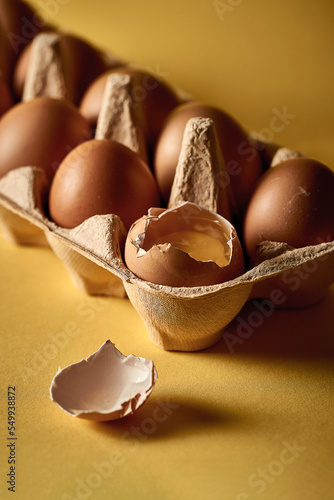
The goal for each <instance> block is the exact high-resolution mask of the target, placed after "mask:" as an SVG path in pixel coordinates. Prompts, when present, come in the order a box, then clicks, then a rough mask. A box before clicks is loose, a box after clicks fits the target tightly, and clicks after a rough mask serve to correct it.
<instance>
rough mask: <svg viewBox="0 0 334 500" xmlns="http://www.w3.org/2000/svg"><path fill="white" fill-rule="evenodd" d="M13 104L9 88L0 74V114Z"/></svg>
mask: <svg viewBox="0 0 334 500" xmlns="http://www.w3.org/2000/svg"><path fill="white" fill-rule="evenodd" d="M12 105H13V98H12V95H11V92H10V88H9V85H8V83H7V82H6V80H5V79H4V77H3V76H2V75H1V74H0V116H2V115H3V114H4V113H5V112H6V111H7V110H8V109H9V108H10V107H11V106H12Z"/></svg>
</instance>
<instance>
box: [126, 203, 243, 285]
mask: <svg viewBox="0 0 334 500" xmlns="http://www.w3.org/2000/svg"><path fill="white" fill-rule="evenodd" d="M125 263H126V265H127V266H128V268H129V269H130V270H131V271H132V272H133V273H135V274H136V275H137V276H138V277H139V278H141V279H144V280H146V281H150V282H153V283H157V284H159V285H167V286H172V287H183V286H188V287H189V286H190V287H191V286H205V285H214V284H217V283H222V282H224V281H229V280H232V279H234V278H236V277H237V276H240V275H242V274H243V272H244V258H243V252H242V248H241V244H240V242H239V239H238V236H237V233H236V231H235V229H234V227H233V226H232V224H230V222H228V221H227V220H226V219H224V217H222V216H220V215H218V214H216V213H213V212H211V211H209V210H206V209H204V208H202V207H200V206H199V205H196V204H195V203H190V202H183V203H181V204H180V205H178V206H177V207H174V208H170V209H168V210H162V211H161V210H160V209H151V210H150V211H149V213H148V216H144V217H142V218H141V219H139V220H138V221H136V222H135V223H134V224H133V225H132V227H131V228H130V231H129V233H128V238H127V241H126V244H125Z"/></svg>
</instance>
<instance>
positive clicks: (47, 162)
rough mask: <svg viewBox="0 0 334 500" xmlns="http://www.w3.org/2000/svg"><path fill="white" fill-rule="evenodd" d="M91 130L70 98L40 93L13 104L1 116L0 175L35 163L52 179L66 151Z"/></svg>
mask: <svg viewBox="0 0 334 500" xmlns="http://www.w3.org/2000/svg"><path fill="white" fill-rule="evenodd" d="M90 134H91V129H90V126H89V124H88V123H87V122H86V120H85V119H84V118H83V116H81V114H80V113H79V111H78V110H77V108H75V107H74V106H73V105H72V104H70V103H69V102H66V101H62V100H58V99H50V98H48V97H40V98H38V99H34V100H32V101H29V102H24V103H19V104H16V105H15V106H13V107H12V108H11V109H10V110H9V111H7V113H5V114H4V115H3V117H2V118H1V120H0V151H1V155H0V177H2V176H3V175H5V174H6V173H7V172H9V171H10V170H12V169H14V168H17V167H23V166H35V167H41V168H43V169H44V170H45V172H46V173H47V175H48V177H49V178H50V179H51V178H52V177H53V175H54V172H55V170H56V169H57V168H58V166H59V164H60V162H61V161H62V160H63V158H65V156H66V155H67V154H68V152H69V151H71V149H73V148H74V147H75V146H77V145H78V144H80V143H81V142H83V141H84V140H87V139H88V138H90Z"/></svg>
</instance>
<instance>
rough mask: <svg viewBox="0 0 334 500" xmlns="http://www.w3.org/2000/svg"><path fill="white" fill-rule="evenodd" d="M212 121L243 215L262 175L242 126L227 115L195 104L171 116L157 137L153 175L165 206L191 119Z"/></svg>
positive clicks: (202, 104)
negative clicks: (187, 125) (209, 119)
mask: <svg viewBox="0 0 334 500" xmlns="http://www.w3.org/2000/svg"><path fill="white" fill-rule="evenodd" d="M196 117H202V118H211V119H212V120H213V122H214V124H215V126H216V131H217V136H218V141H219V144H220V147H221V150H222V153H223V157H224V160H225V163H226V169H227V173H228V175H229V179H230V182H231V186H232V191H233V195H234V199H235V202H236V206H237V208H238V210H239V212H240V213H242V212H243V210H244V208H245V207H246V204H247V202H248V200H249V198H250V194H251V192H252V191H253V188H254V186H255V183H256V181H257V179H258V177H259V175H260V174H261V173H262V163H261V159H260V156H259V154H258V151H257V150H256V148H255V147H254V145H253V144H251V143H250V142H249V139H248V136H247V134H246V133H245V132H244V130H243V129H242V128H241V126H240V125H239V124H238V123H237V122H236V121H235V120H234V119H233V118H232V117H231V116H229V115H228V114H227V113H225V112H224V111H222V110H220V109H219V108H216V107H214V106H210V105H208V104H205V103H202V102H198V101H194V102H190V103H186V104H182V105H180V106H178V107H177V108H176V109H174V111H172V112H171V114H170V115H169V117H168V118H167V121H166V122H165V125H164V127H163V129H162V132H161V134H160V136H159V139H158V142H157V146H156V150H155V159H154V172H155V176H156V179H157V183H158V186H159V188H160V191H161V193H162V196H163V199H164V201H165V203H167V202H168V198H169V194H170V190H171V186H172V183H173V179H174V174H175V170H176V166H177V163H178V158H179V154H180V151H181V144H182V139H183V133H184V129H185V126H186V123H187V121H188V120H189V119H190V118H196Z"/></svg>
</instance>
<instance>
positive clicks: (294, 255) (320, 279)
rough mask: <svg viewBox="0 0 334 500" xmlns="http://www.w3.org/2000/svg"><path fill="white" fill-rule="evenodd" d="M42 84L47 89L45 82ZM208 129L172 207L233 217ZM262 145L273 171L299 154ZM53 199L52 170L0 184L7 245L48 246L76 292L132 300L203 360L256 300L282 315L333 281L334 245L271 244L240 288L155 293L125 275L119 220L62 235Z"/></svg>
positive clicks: (168, 342)
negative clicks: (185, 204)
mask: <svg viewBox="0 0 334 500" xmlns="http://www.w3.org/2000/svg"><path fill="white" fill-rule="evenodd" d="M51 59H52V58H51ZM38 64H39V63H38ZM38 64H37V63H35V68H36V67H37V69H38V68H40V66H38ZM57 67H58V66H56V69H55V71H56V72H57V71H58V69H57ZM37 74H38V71H37ZM36 81H40V82H41V81H42V83H43V82H44V83H45V80H43V79H42V80H38V78H37V79H36V78H35V79H34V82H35V83H36ZM35 83H34V86H35ZM44 83H43V85H44ZM45 87H47V88H48V90H49V88H50V87H49V83H48V82H46V83H45V86H44V90H43V95H45ZM34 88H35V87H34ZM57 88H58V90H59V86H58V87H57ZM58 90H56V91H57V92H58ZM35 93H36V88H35V90H33V92H32V94H33V95H35ZM61 95H62V91H61V92H60V96H61ZM106 95H107V92H106ZM57 96H59V95H58V94H57ZM102 115H103V113H102ZM99 118H100V117H99ZM104 118H105V117H104ZM104 118H103V119H101V120H100V127H99V126H98V128H97V137H99V138H105V137H106V135H107V136H108V134H109V131H108V129H109V126H108V125H109V121H108V120H105V119H104ZM123 125H124V123H123ZM205 127H206V129H205V131H204V132H205V133H203V130H202V129H201V127H198V128H197V127H194V128H193V130H191V134H193V135H191V134H190V137H188V138H187V139H186V140H185V142H184V152H186V154H183V160H182V161H180V162H179V165H178V169H177V173H176V175H175V182H174V186H173V190H172V195H171V199H170V204H171V205H174V206H176V205H177V204H178V203H180V202H182V201H192V202H195V203H198V204H199V205H201V206H203V207H205V208H207V209H209V210H212V211H218V210H220V211H222V212H223V213H225V214H226V215H228V209H229V207H228V203H226V199H227V196H228V193H222V192H221V191H220V190H219V189H218V190H217V183H216V182H215V178H216V177H215V175H216V174H217V172H218V171H219V169H220V168H223V166H222V165H220V163H221V162H222V161H223V160H222V158H221V154H220V153H219V148H217V140H216V138H215V132H214V128H213V127H212V124H210V123H209V124H207V123H206V124H205ZM125 129H126V127H125V128H124V127H123V130H125ZM196 130H197V132H198V133H197V135H196V133H195V132H196ZM128 132H129V130H128ZM135 132H136V127H134V129H131V130H130V133H129V134H125V135H126V137H127V138H128V139H127V141H128V144H127V145H128V146H129V145H130V146H131V145H132V146H133V147H134V148H135V149H136V150H137V151H140V148H141V138H140V137H139V136H136V133H135ZM199 139H200V140H201V141H204V142H202V144H201V145H200V147H199V149H198V150H200V151H203V150H204V151H206V153H205V155H204V158H203V162H202V164H201V166H202V168H201V169H200V170H199V169H193V170H191V171H190V172H189V171H188V173H187V177H186V176H185V171H184V170H182V169H183V168H184V167H185V163H186V162H187V158H189V152H191V151H192V149H191V148H192V146H193V143H192V141H193V142H194V143H196V141H198V140H199ZM123 140H124V136H123ZM256 141H257V146H258V149H259V151H260V152H261V154H262V157H263V158H264V159H265V162H266V163H267V166H269V164H270V163H271V162H272V163H274V162H275V161H278V160H277V158H281V160H280V161H282V159H283V158H286V155H287V154H289V155H291V154H292V155H294V154H295V153H293V152H289V150H282V149H281V148H278V146H276V145H272V144H270V143H264V142H263V141H261V139H259V138H257V139H256ZM203 144H204V145H205V147H204V148H203ZM195 146H196V144H195ZM205 148H209V149H205ZM210 148H211V149H210ZM195 150H196V147H195ZM187 151H188V152H187ZM279 155H280V156H279ZM282 155H283V156H282ZM284 155H285V156H284ZM181 156H182V154H181V155H180V158H181ZM275 158H276V160H275ZM217 169H218V170H217ZM190 186H192V187H193V188H192V189H190ZM47 190H48V184H47V181H46V177H45V174H44V171H42V170H41V169H39V168H37V167H34V166H22V167H21V168H18V169H16V170H13V171H11V172H9V173H8V174H7V175H5V176H4V177H3V178H2V179H0V225H1V227H2V230H3V232H4V234H5V236H6V237H7V238H8V239H10V240H11V241H13V242H15V243H19V244H32V245H42V246H50V247H51V248H52V250H53V251H54V252H55V253H56V255H57V256H58V257H59V258H60V259H61V261H62V262H63V264H64V265H65V267H66V268H67V270H68V272H69V274H70V275H71V277H72V280H73V282H74V284H75V285H76V286H77V287H78V288H79V289H81V290H83V291H84V292H85V293H88V294H103V295H107V296H114V297H125V296H126V295H127V296H128V297H129V299H130V301H131V303H132V304H133V306H134V307H135V309H136V310H137V311H138V313H139V314H140V316H141V318H142V319H143V321H144V323H145V325H146V328H147V330H148V334H149V336H150V338H151V340H152V341H153V342H154V343H155V344H156V345H157V346H159V347H160V348H163V349H167V350H181V351H196V350H200V349H204V348H207V347H210V346H211V345H213V344H214V343H216V342H217V341H218V340H219V339H220V338H221V335H222V332H223V330H224V328H225V327H226V326H227V325H228V324H229V323H230V322H231V321H232V320H233V319H234V318H235V317H236V316H237V314H238V313H239V311H240V310H241V309H242V307H243V306H244V304H245V303H246V302H247V301H248V300H251V299H252V298H261V299H269V300H271V301H272V302H273V303H274V304H275V305H276V306H283V307H303V306H308V305H310V304H312V303H314V302H316V301H318V300H320V299H321V298H322V297H323V296H324V295H325V293H326V290H327V288H328V286H329V285H330V284H331V283H332V282H333V279H334V242H327V243H322V244H319V245H315V246H311V247H306V248H300V249H293V248H291V247H289V246H287V245H284V244H276V243H270V242H266V243H263V244H261V245H260V246H259V249H258V255H257V261H256V262H255V263H254V266H253V267H252V268H251V269H249V270H248V271H246V272H245V273H244V274H243V275H242V276H239V277H238V278H236V279H234V280H232V281H228V282H225V283H221V284H218V285H211V286H202V287H191V288H187V287H181V288H173V287H168V286H163V285H157V284H153V283H150V282H147V281H144V280H142V279H139V278H138V277H137V276H135V275H134V274H133V273H132V272H131V271H130V270H129V269H127V267H126V266H125V264H124V262H123V259H122V249H123V245H124V240H125V237H126V232H125V229H124V226H123V224H122V222H121V220H120V218H119V217H118V216H117V215H113V214H110V215H96V216H94V217H91V218H89V219H87V220H86V221H84V222H83V223H82V224H80V225H79V226H77V227H75V228H74V229H64V228H61V227H59V226H57V225H56V224H55V223H54V222H52V221H50V220H49V218H48V216H47V213H46V211H45V208H44V207H45V196H46V192H47ZM278 297H279V298H278Z"/></svg>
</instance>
